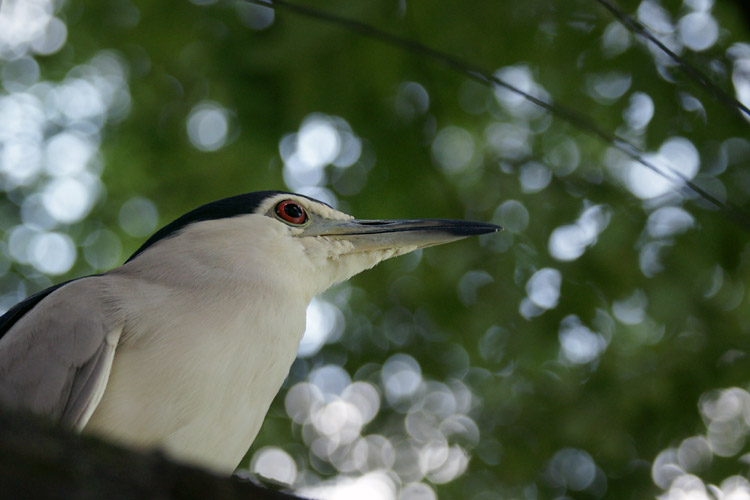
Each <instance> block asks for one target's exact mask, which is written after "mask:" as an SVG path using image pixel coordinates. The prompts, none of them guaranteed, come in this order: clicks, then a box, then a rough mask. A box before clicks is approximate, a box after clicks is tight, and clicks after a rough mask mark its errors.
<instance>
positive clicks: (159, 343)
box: [85, 276, 307, 473]
mask: <svg viewBox="0 0 750 500" xmlns="http://www.w3.org/2000/svg"><path fill="white" fill-rule="evenodd" d="M111 279H120V280H123V279H126V278H121V277H116V276H115V277H112V278H111ZM117 288H118V290H127V291H128V294H129V296H128V297H126V298H125V301H124V302H125V303H127V304H128V305H129V307H130V308H131V309H132V310H131V311H129V312H128V314H126V317H128V320H127V323H126V325H125V333H124V334H123V338H124V342H123V343H122V344H121V345H120V346H119V347H118V348H117V351H116V355H115V361H114V364H113V367H112V372H111V375H110V379H109V382H108V384H107V388H106V390H105V392H104V396H103V398H102V401H101V403H100V404H99V406H98V407H97V409H96V410H95V411H94V413H93V415H92V417H91V419H90V421H89V422H88V424H87V426H86V428H85V431H86V432H89V431H90V432H94V433H97V434H101V435H104V436H106V437H109V438H111V439H114V440H118V441H121V442H124V443H127V444H129V445H142V446H146V447H153V446H157V447H160V448H163V449H165V450H166V451H167V452H168V453H169V454H171V455H173V456H175V457H177V458H180V459H183V460H187V461H190V462H195V463H199V464H201V465H203V466H207V467H209V468H212V469H214V470H216V471H217V472H223V473H231V472H232V471H233V470H234V468H235V467H236V466H237V464H238V463H239V461H240V460H241V459H242V457H243V456H244V454H245V452H246V451H247V449H248V448H249V447H250V445H251V443H252V441H253V440H254V438H255V436H256V434H257V433H258V430H259V429H260V426H261V424H262V422H263V419H264V417H265V414H266V412H267V410H268V407H269V405H270V404H271V402H272V401H273V398H274V396H275V395H276V393H277V392H278V390H279V388H280V386H281V384H282V382H283V381H284V379H285V377H286V376H287V374H288V372H289V368H290V366H291V364H292V362H293V361H294V358H295V355H296V353H297V349H298V346H299V341H300V338H301V336H302V333H303V331H304V321H305V308H306V306H307V304H306V302H305V300H304V299H303V298H302V297H294V296H291V297H290V296H289V295H288V294H285V293H284V292H283V291H282V290H274V289H273V287H269V286H264V287H262V288H255V289H253V288H252V287H251V285H248V287H247V288H248V289H244V290H243V289H241V287H239V286H237V284H234V285H227V284H226V283H224V284H223V285H222V286H217V287H214V288H211V287H206V285H205V284H203V285H202V286H201V287H200V288H193V289H189V288H186V287H184V286H181V287H180V288H179V290H178V289H169V288H165V286H164V285H163V284H162V285H157V284H153V283H144V282H141V281H133V280H130V282H128V283H127V284H123V283H119V285H118V287H117ZM144 325H148V327H149V330H148V331H146V330H145V329H144V328H145V327H144Z"/></svg>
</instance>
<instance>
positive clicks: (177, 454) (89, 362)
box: [0, 191, 502, 475]
mask: <svg viewBox="0 0 750 500" xmlns="http://www.w3.org/2000/svg"><path fill="white" fill-rule="evenodd" d="M500 229H502V228H501V227H500V226H497V225H494V224H490V223H483V222H472V221H460V220H446V219H415V220H359V219H355V218H353V217H352V216H351V215H347V214H345V213H343V212H340V211H338V210H336V209H334V208H333V207H331V206H330V205H328V204H326V203H323V202H321V201H318V200H315V199H313V198H310V197H307V196H303V195H300V194H294V193H288V192H284V191H259V192H253V193H246V194H240V195H236V196H232V197H229V198H224V199H221V200H218V201H214V202H211V203H208V204H205V205H202V206H200V207H198V208H196V209H194V210H192V211H190V212H188V213H186V214H185V215H183V216H181V217H179V218H177V219H176V220H174V221H173V222H171V223H169V224H167V225H166V226H164V227H163V228H161V229H160V230H158V231H157V232H156V233H154V234H153V235H152V236H151V237H150V238H148V239H147V240H146V242H145V243H143V245H142V246H141V247H140V248H138V249H137V250H136V252H135V253H134V254H133V255H132V256H131V257H130V258H129V259H128V260H127V261H126V262H125V263H124V264H123V265H121V266H120V267H117V268H115V269H112V270H110V271H108V272H105V273H102V274H96V275H91V276H86V277H81V278H76V279H73V280H71V281H67V282H64V283H61V284H58V285H55V286H52V287H50V288H47V289H46V290H43V291H41V292H38V293H36V294H34V295H31V296H30V297H28V298H26V299H25V300H23V301H22V302H20V303H18V304H16V305H15V306H13V307H12V308H11V309H9V310H8V311H7V312H6V313H5V314H4V315H3V316H2V317H0V404H1V405H4V406H5V407H7V408H9V409H11V410H21V411H28V412H32V413H36V414H39V415H42V416H44V417H46V418H48V419H51V420H52V421H54V422H55V423H57V424H59V425H61V426H64V427H66V428H69V429H72V430H74V431H77V432H83V433H85V434H91V435H96V436H99V437H103V438H105V439H107V440H110V441H113V442H115V443H119V444H122V445H126V446H129V447H135V448H137V449H158V450H161V451H162V452H164V453H166V455H167V456H169V457H172V458H174V459H177V460H179V461H181V462H185V463H189V464H194V465H198V466H201V467H203V468H205V469H207V470H210V471H213V472H216V473H218V474H222V475H229V474H231V473H232V472H233V471H234V470H235V468H236V467H237V466H238V464H239V463H240V461H241V460H242V458H243V457H244V455H245V454H246V452H247V450H248V449H249V447H250V445H251V444H252V442H253V440H254V439H255V437H256V435H257V433H258V431H259V429H260V427H261V424H262V422H263V419H264V417H265V415H266V413H267V411H268V409H269V406H270V404H271V402H272V401H273V399H274V396H275V395H276V393H277V392H278V391H279V389H280V387H281V384H282V383H283V381H284V380H285V378H286V376H287V374H288V373H289V369H290V367H291V365H292V363H293V361H294V359H295V357H296V353H297V350H298V348H299V343H300V340H301V337H302V335H303V333H304V330H305V314H306V308H307V306H308V304H309V303H310V301H311V300H312V298H313V297H315V296H316V295H318V294H320V293H322V292H323V291H325V290H326V289H328V288H329V287H331V286H332V285H334V284H336V283H340V282H342V281H345V280H347V279H349V278H350V277H352V276H354V275H356V274H358V273H360V272H362V271H364V270H366V269H369V268H371V267H373V266H375V265H376V264H378V263H379V262H381V261H384V260H386V259H390V258H392V257H396V256H399V255H403V254H406V253H409V252H412V251H414V250H417V249H420V248H425V247H429V246H433V245H439V244H442V243H448V242H451V241H455V240H460V239H462V238H466V237H469V236H475V235H481V234H486V233H492V232H496V231H498V230H500Z"/></svg>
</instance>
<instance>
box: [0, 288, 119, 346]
mask: <svg viewBox="0 0 750 500" xmlns="http://www.w3.org/2000/svg"><path fill="white" fill-rule="evenodd" d="M103 279H104V275H98V274H97V275H90V276H83V277H80V278H75V279H72V280H68V281H65V282H63V283H58V284H57V285H53V286H51V287H49V288H45V289H44V290H41V291H39V292H36V293H34V294H33V295H30V296H29V297H26V298H25V299H24V300H22V301H21V302H19V303H17V304H16V305H14V306H13V307H11V308H10V309H8V311H6V313H5V314H3V315H2V316H0V339H2V338H3V337H4V336H5V335H6V334H7V333H8V332H9V331H10V330H11V329H12V328H13V327H14V326H15V325H16V324H18V322H19V321H21V320H23V319H24V318H26V319H28V317H29V315H31V314H34V313H36V312H38V311H39V310H40V309H46V308H48V307H56V306H57V307H59V306H61V305H62V306H64V307H65V310H61V311H60V316H59V317H63V316H69V314H66V313H70V312H72V311H73V310H74V309H80V310H89V311H91V310H92V308H91V306H92V305H93V302H94V301H96V300H97V299H98V298H99V295H100V294H99V292H98V290H96V289H97V288H99V286H98V285H101V284H100V283H98V282H101V281H103Z"/></svg>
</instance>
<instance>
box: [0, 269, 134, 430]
mask: <svg viewBox="0 0 750 500" xmlns="http://www.w3.org/2000/svg"><path fill="white" fill-rule="evenodd" d="M105 281H106V279H105V278H104V277H101V276H92V277H89V278H84V279H80V280H76V281H73V282H69V283H66V284H64V285H62V286H58V287H55V288H54V289H52V290H51V291H45V292H41V293H40V294H37V295H36V296H32V297H30V298H29V299H27V301H24V302H22V303H21V304H19V306H21V307H19V306H17V307H15V308H12V309H11V310H10V311H8V313H6V314H13V315H14V316H13V317H12V318H11V319H10V320H6V321H5V322H3V321H2V320H3V319H6V318H5V317H3V318H2V319H0V324H3V325H6V326H7V327H8V328H7V331H6V332H5V333H4V335H3V336H2V338H0V401H2V403H4V404H5V405H6V406H8V407H10V408H13V409H24V410H29V411H32V412H34V413H37V414H40V415H45V416H47V417H50V418H52V419H53V420H55V421H57V422H60V423H62V424H63V425H65V426H68V427H72V428H76V429H79V430H80V429H82V428H83V427H84V426H85V425H86V422H88V419H89V417H91V414H92V413H93V411H94V410H95V409H96V406H97V405H98V404H99V401H100V400H101V397H102V394H103V393H104V389H105V387H106V385H107V379H108V378H109V373H110V369H111V367H112V360H113V359H114V354H115V348H116V347H117V343H118V341H119V338H120V333H121V332H122V323H121V322H120V321H118V320H117V318H116V316H117V315H116V314H114V311H113V309H112V307H111V305H108V304H111V303H112V301H111V300H107V299H106V298H105V295H106V292H105V285H106V283H105ZM19 311H20V312H19Z"/></svg>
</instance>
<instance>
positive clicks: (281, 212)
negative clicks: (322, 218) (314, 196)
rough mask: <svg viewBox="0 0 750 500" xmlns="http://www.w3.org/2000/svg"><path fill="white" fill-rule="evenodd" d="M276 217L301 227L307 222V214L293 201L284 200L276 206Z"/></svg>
mask: <svg viewBox="0 0 750 500" xmlns="http://www.w3.org/2000/svg"><path fill="white" fill-rule="evenodd" d="M276 215H278V216H279V217H280V218H281V219H282V220H285V221H287V222H288V223H290V224H295V225H301V224H304V223H305V222H307V212H305V209H304V208H302V205H300V204H299V203H297V202H296V201H294V200H284V201H282V202H281V203H279V204H278V205H276Z"/></svg>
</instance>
